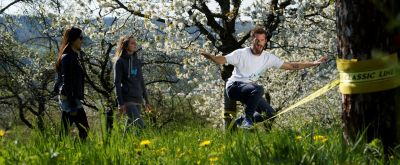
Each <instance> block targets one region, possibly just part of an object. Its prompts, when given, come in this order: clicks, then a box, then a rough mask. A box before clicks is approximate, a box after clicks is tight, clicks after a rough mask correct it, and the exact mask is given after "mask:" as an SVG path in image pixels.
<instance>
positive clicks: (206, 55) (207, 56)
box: [200, 52, 212, 60]
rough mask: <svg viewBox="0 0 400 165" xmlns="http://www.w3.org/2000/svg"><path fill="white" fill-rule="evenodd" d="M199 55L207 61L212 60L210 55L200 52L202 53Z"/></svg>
mask: <svg viewBox="0 0 400 165" xmlns="http://www.w3.org/2000/svg"><path fill="white" fill-rule="evenodd" d="M200 54H201V55H202V56H204V57H205V58H207V59H209V60H211V59H212V57H211V55H210V54H208V53H205V52H202V53H200Z"/></svg>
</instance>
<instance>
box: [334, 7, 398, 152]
mask: <svg viewBox="0 0 400 165" xmlns="http://www.w3.org/2000/svg"><path fill="white" fill-rule="evenodd" d="M399 6H400V4H399V2H395V0H392V1H385V2H383V1H382V2H380V1H372V0H336V17H337V20H336V21H337V22H336V23H337V24H336V26H337V27H336V29H337V36H338V56H339V58H342V59H358V60H359V61H362V60H368V59H371V51H372V50H380V51H384V52H387V53H395V52H399V47H396V45H395V37H394V36H396V34H399V32H400V30H399V27H395V28H391V29H390V28H388V25H389V22H390V21H392V20H393V19H394V18H393V17H392V16H394V15H397V14H398V13H400V12H399V11H400V10H399V8H400V7H399ZM399 103H400V100H399V88H396V89H391V90H386V91H380V92H374V93H365V94H347V95H342V121H343V125H342V126H343V131H344V132H343V135H344V139H345V141H346V142H347V143H348V144H350V143H352V142H353V141H355V140H357V138H360V135H362V134H363V133H364V131H365V134H363V135H364V137H365V138H366V140H367V142H369V141H371V140H373V139H375V138H379V139H380V140H381V141H382V144H383V145H384V148H385V151H388V150H390V148H393V147H395V146H396V145H398V144H399V139H400V133H399V132H400V121H399V120H400V106H399Z"/></svg>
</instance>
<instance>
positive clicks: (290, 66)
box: [280, 56, 328, 70]
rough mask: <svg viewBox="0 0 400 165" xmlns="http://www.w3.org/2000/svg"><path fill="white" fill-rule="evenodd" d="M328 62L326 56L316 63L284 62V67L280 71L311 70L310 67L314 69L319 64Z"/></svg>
mask: <svg viewBox="0 0 400 165" xmlns="http://www.w3.org/2000/svg"><path fill="white" fill-rule="evenodd" d="M327 60H328V57H326V56H324V57H321V58H320V59H319V60H317V61H314V62H284V63H283V64H282V66H281V67H280V69H286V70H298V69H304V68H309V67H313V66H317V65H319V64H322V63H325V62H326V61H327Z"/></svg>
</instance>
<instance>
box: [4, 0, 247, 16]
mask: <svg viewBox="0 0 400 165" xmlns="http://www.w3.org/2000/svg"><path fill="white" fill-rule="evenodd" d="M13 1H14V0H0V8H3V7H5V6H6V5H8V4H10V3H11V2H13ZM254 1H255V0H243V2H242V6H241V8H246V7H248V6H250V5H251V4H252V3H253V2H254ZM22 6H23V4H22V3H17V4H14V5H13V6H11V7H10V8H8V9H7V10H6V11H5V13H7V14H22V12H21V10H20V8H21V7H22ZM208 6H209V7H210V8H211V10H214V9H216V8H217V6H218V4H217V2H215V1H212V2H211V3H209V4H208Z"/></svg>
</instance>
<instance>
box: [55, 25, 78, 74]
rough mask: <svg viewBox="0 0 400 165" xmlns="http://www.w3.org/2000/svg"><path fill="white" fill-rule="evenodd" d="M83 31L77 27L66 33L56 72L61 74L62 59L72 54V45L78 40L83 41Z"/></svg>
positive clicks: (68, 29)
mask: <svg viewBox="0 0 400 165" xmlns="http://www.w3.org/2000/svg"><path fill="white" fill-rule="evenodd" d="M81 37H82V30H81V29H79V28H76V27H70V28H67V29H66V30H65V32H64V35H63V38H62V40H61V45H60V50H59V51H58V58H57V63H56V71H57V72H60V70H61V68H60V66H61V59H62V56H63V54H65V53H70V52H71V51H72V48H71V43H72V42H74V41H75V40H77V39H81Z"/></svg>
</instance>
